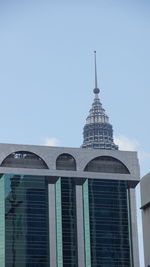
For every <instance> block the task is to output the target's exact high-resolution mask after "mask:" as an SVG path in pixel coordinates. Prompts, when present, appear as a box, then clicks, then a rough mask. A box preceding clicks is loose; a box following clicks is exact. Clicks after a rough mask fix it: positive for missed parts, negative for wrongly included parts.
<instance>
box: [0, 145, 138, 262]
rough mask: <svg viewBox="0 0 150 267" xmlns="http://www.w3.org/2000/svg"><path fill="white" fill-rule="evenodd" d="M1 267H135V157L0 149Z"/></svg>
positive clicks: (112, 152) (106, 152)
mask: <svg viewBox="0 0 150 267" xmlns="http://www.w3.org/2000/svg"><path fill="white" fill-rule="evenodd" d="M0 173H1V178H0V214H1V217H0V266H1V267H20V266H22V267H48V266H50V267H56V266H57V267H106V266H107V267H138V266H139V265H138V264H139V263H138V239H137V227H136V209H135V190H134V188H135V186H136V184H137V183H138V182H139V165H138V159H137V154H136V152H125V151H117V150H101V149H83V148H62V147H45V146H30V145H29V146H27V145H9V144H0Z"/></svg>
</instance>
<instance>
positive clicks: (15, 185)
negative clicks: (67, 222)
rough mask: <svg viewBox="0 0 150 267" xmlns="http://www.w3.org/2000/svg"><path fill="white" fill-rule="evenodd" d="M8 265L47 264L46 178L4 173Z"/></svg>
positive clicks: (15, 266) (6, 262) (6, 257)
mask: <svg viewBox="0 0 150 267" xmlns="http://www.w3.org/2000/svg"><path fill="white" fill-rule="evenodd" d="M4 182H5V264H6V265H5V266H6V267H20V266H21V267H30V266H32V267H48V266H49V242H48V196H47V185H46V183H45V177H43V176H28V175H4Z"/></svg>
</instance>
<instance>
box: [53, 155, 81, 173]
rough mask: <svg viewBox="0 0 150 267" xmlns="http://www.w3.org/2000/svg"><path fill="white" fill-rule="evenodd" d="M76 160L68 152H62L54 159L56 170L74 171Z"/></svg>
mask: <svg viewBox="0 0 150 267" xmlns="http://www.w3.org/2000/svg"><path fill="white" fill-rule="evenodd" d="M76 165H77V164H76V160H75V158H74V157H73V156H72V155H71V154H70V153H62V154H60V155H59V156H58V157H57V159H56V170H66V171H76Z"/></svg>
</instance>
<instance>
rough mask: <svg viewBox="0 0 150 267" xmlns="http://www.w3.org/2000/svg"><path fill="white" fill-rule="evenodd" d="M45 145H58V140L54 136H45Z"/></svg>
mask: <svg viewBox="0 0 150 267" xmlns="http://www.w3.org/2000/svg"><path fill="white" fill-rule="evenodd" d="M44 145H45V146H58V145H59V140H58V139H57V138H56V137H46V138H45V142H44Z"/></svg>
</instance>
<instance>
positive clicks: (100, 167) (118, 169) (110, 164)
mask: <svg viewBox="0 0 150 267" xmlns="http://www.w3.org/2000/svg"><path fill="white" fill-rule="evenodd" d="M84 171H87V172H105V173H126V174H129V173H130V172H129V170H128V169H127V167H126V166H125V165H124V164H123V163H122V162H121V161H119V160H118V159H115V158H113V157H108V156H101V157H97V158H95V159H93V160H91V161H90V162H89V163H88V164H87V165H86V167H85V169H84Z"/></svg>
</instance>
